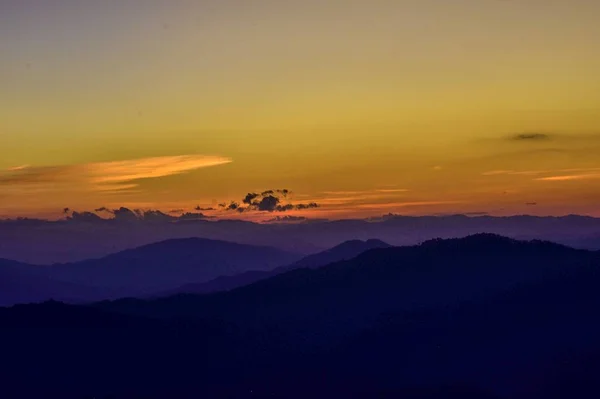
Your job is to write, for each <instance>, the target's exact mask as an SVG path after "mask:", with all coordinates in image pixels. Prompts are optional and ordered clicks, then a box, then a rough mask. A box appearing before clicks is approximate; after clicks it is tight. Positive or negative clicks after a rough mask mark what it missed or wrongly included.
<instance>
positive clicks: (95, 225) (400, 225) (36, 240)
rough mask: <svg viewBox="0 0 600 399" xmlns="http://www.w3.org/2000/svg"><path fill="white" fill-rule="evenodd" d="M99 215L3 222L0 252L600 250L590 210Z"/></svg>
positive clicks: (27, 258)
mask: <svg viewBox="0 0 600 399" xmlns="http://www.w3.org/2000/svg"><path fill="white" fill-rule="evenodd" d="M131 214H132V215H134V216H133V217H130V218H125V219H122V218H119V219H114V220H104V219H100V218H98V217H95V218H89V217H78V218H75V219H69V220H66V221H65V220H63V221H56V222H48V221H42V220H13V221H2V222H0V258H5V259H13V260H17V261H21V262H25V263H33V264H52V263H57V262H62V263H65V262H73V261H81V260H87V259H91V258H99V257H103V256H107V255H110V254H113V253H116V252H119V251H122V250H126V249H131V248H135V247H139V246H142V245H147V244H151V243H154V242H158V241H164V240H168V239H173V238H188V237H203V238H210V239H216V240H224V241H230V242H237V243H242V244H249V245H262V246H271V247H276V248H279V249H282V250H285V251H288V252H294V253H302V254H304V255H308V254H313V253H317V252H320V251H324V250H327V249H329V248H331V247H333V246H335V245H338V244H339V243H341V242H344V241H349V240H355V239H359V240H368V239H379V240H382V241H384V242H386V243H389V244H390V245H396V246H398V245H415V244H418V243H420V242H423V241H425V240H428V239H432V238H437V237H441V238H452V237H462V236H466V235H469V234H476V233H480V232H489V233H496V234H500V235H504V236H507V237H512V238H517V239H544V240H550V241H553V242H558V243H562V244H565V245H569V246H573V247H577V248H587V249H600V219H597V218H592V217H585V216H575V215H573V216H564V217H535V216H511V217H493V216H465V215H449V216H414V217H413V216H400V215H387V216H383V217H380V218H372V219H354V220H332V221H328V220H308V219H307V220H301V221H297V222H293V223H262V224H261V223H252V222H246V221H239V220H237V221H236V220H211V219H202V218H194V219H188V218H185V219H183V220H182V219H181V218H174V217H170V216H168V215H164V214H163V215H164V216H163V217H156V214H155V213H151V215H154V216H152V217H148V218H142V219H140V218H136V217H135V214H134V213H131Z"/></svg>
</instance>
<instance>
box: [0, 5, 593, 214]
mask: <svg viewBox="0 0 600 399" xmlns="http://www.w3.org/2000/svg"><path fill="white" fill-rule="evenodd" d="M599 19H600V1H593V0H569V1H566V0H452V1H448V0H302V1H300V0H254V1H250V0H187V1H186V0H148V1H138V0H103V1H86V0H0V216H2V217H15V216H38V217H42V216H43V217H49V218H57V217H61V216H62V213H63V208H66V207H68V208H70V209H75V210H80V211H83V210H94V209H98V208H101V207H107V208H109V209H112V208H118V207H121V206H125V207H129V208H132V209H133V208H143V209H150V208H151V209H160V210H162V211H163V212H169V211H171V210H181V211H186V212H187V211H190V212H191V211H193V209H194V207H196V206H199V207H200V208H215V210H209V211H204V212H205V213H207V214H210V215H213V216H216V217H223V218H226V217H227V218H229V217H236V218H249V219H253V220H261V218H264V219H267V218H273V217H274V216H275V214H278V215H280V216H282V215H305V216H310V217H327V218H347V217H367V216H375V215H382V214H386V213H390V212H392V213H401V214H446V213H468V214H479V213H484V212H485V213H490V214H493V215H511V214H524V213H527V214H534V215H563V214H570V213H578V214H588V215H595V216H600V73H599V72H598V71H600V40H599V38H600V23H598V21H599ZM270 189H273V190H274V189H288V190H291V194H289V195H288V196H286V197H285V198H283V197H282V198H281V203H282V204H286V203H293V204H295V205H297V204H309V203H313V202H314V203H317V204H318V205H319V207H318V208H309V209H297V208H294V209H291V210H287V211H286V212H261V211H260V210H257V209H252V210H248V211H247V212H236V211H228V210H226V209H224V208H220V207H219V206H218V204H220V203H226V204H229V203H230V201H237V202H239V203H243V202H242V200H243V199H244V197H245V196H246V194H247V193H252V192H257V193H260V192H263V191H265V190H270Z"/></svg>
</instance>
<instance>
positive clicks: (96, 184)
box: [0, 155, 232, 192]
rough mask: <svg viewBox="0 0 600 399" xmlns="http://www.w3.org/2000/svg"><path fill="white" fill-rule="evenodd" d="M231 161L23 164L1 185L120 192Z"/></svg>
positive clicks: (1, 178)
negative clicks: (153, 180)
mask: <svg viewBox="0 0 600 399" xmlns="http://www.w3.org/2000/svg"><path fill="white" fill-rule="evenodd" d="M229 162H232V161H231V159H229V158H225V157H221V156H206V155H180V156H163V157H151V158H140V159H131V160H124V161H113V162H95V163H87V164H78V165H58V166H39V167H32V166H21V167H17V168H11V169H10V170H8V171H7V172H6V173H2V174H0V186H3V187H4V188H9V189H10V188H12V189H13V190H20V191H26V192H29V191H31V190H35V191H44V190H45V191H56V190H67V191H86V192H118V191H123V190H131V189H135V188H136V187H138V184H137V183H136V181H138V180H141V179H154V178H160V177H166V176H172V175H178V174H182V173H186V172H190V171H193V170H197V169H200V168H206V167H210V166H216V165H222V164H226V163H229Z"/></svg>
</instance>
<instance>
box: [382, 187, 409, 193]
mask: <svg viewBox="0 0 600 399" xmlns="http://www.w3.org/2000/svg"><path fill="white" fill-rule="evenodd" d="M376 191H377V192H378V193H405V192H407V191H409V190H407V189H405V188H382V189H379V190H376Z"/></svg>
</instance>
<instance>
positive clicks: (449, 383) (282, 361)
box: [0, 235, 600, 399]
mask: <svg viewBox="0 0 600 399" xmlns="http://www.w3.org/2000/svg"><path fill="white" fill-rule="evenodd" d="M599 286H600V257H599V254H598V253H595V252H588V251H580V250H574V249H571V248H567V247H563V246H560V245H556V244H551V243H546V242H539V241H534V242H519V241H515V240H511V239H505V238H503V237H498V236H494V235H476V236H472V237H466V238H464V239H456V240H432V241H428V242H425V243H424V244H422V245H420V246H416V247H405V248H383V249H373V250H369V251H367V252H365V253H363V254H361V255H359V256H358V257H356V258H353V259H350V260H347V261H343V262H338V263H334V264H331V265H328V266H327V267H322V268H317V269H298V270H293V271H290V272H287V273H283V274H281V275H278V276H275V277H273V278H270V279H267V280H263V281H260V282H257V283H255V284H252V285H249V286H246V287H242V288H239V289H235V290H232V291H229V292H224V293H218V294H213V295H177V296H173V297H170V298H163V299H159V300H152V301H141V300H120V301H115V302H103V303H99V304H97V305H95V306H94V309H90V314H92V315H96V314H98V313H96V312H98V311H100V313H99V314H98V316H92V317H91V318H92V319H95V318H98V319H99V320H102V319H103V318H105V317H107V316H106V315H107V314H109V315H114V318H115V320H121V319H120V318H124V319H123V320H127V321H126V322H125V323H128V324H127V326H126V327H115V328H112V329H102V328H93V327H90V328H75V327H69V328H60V326H61V324H63V323H62V322H61V323H56V322H55V320H72V319H73V318H74V317H75V318H76V319H82V320H86V316H85V312H84V315H80V314H79V313H78V312H80V311H82V310H83V309H85V308H81V307H77V308H76V310H73V308H71V307H66V308H62V307H60V308H56V307H53V308H52V309H53V310H52V311H47V310H46V308H44V307H43V306H32V307H27V311H25V310H19V308H14V309H13V312H16V316H15V314H14V313H13V314H12V316H10V318H5V319H4V320H5V321H4V323H2V322H1V319H2V318H3V317H6V316H5V313H3V312H0V325H2V326H4V328H2V329H0V334H2V335H3V336H2V337H1V338H2V339H0V346H1V347H0V350H2V353H3V362H0V368H2V369H0V372H2V374H1V375H3V376H5V377H6V380H7V383H6V384H4V385H2V386H0V394H1V393H3V392H9V393H10V392H11V391H10V390H11V389H21V390H25V389H26V390H27V392H28V393H31V392H33V393H36V392H39V393H42V392H46V395H48V392H50V393H53V394H54V393H60V394H62V395H61V397H68V396H69V395H71V397H78V396H79V397H81V396H83V395H84V394H85V395H87V396H93V395H96V396H102V395H104V396H107V395H108V394H114V397H128V396H129V397H131V396H147V397H152V395H154V396H155V397H156V396H159V397H160V396H169V397H190V398H191V397H199V396H202V397H247V396H251V395H250V392H252V395H256V396H258V397H265V396H266V397H268V396H275V397H402V398H492V397H497V398H507V399H508V398H511V399H515V398H519V399H521V398H522V399H525V398H527V399H534V398H539V399H542V398H548V397H578V398H580V397H586V396H582V395H583V392H582V390H581V388H579V387H578V386H577V384H576V383H574V381H576V378H575V377H577V376H581V377H582V383H583V384H584V386H585V387H587V388H589V392H592V394H594V393H598V392H599V391H598V389H597V388H598V384H595V385H594V383H595V377H594V376H597V375H598V373H599V372H600V367H598V364H600V362H598V361H596V360H594V359H600V356H598V354H600V321H599V319H598V317H596V313H597V309H598V307H599V306H600V290H598V287H599ZM44 306H48V305H47V304H46V305H44ZM52 306H54V305H52ZM20 309H25V308H20ZM56 312H58V313H59V315H57V314H56ZM72 312H76V313H77V315H76V316H73V313H72ZM60 313H63V314H64V315H66V316H60ZM44 314H51V315H52V316H51V317H45V316H44ZM119 314H120V316H119ZM19 315H23V317H20V316H19ZM108 317H109V320H108V321H106V322H105V323H106V324H107V325H113V324H112V323H115V322H113V321H111V320H112V317H113V316H108ZM23 318H25V319H28V320H30V322H32V321H31V319H32V318H33V319H34V320H37V321H36V322H35V323H34V324H33V325H35V327H36V329H22V328H21V329H15V328H9V327H10V326H11V323H14V320H17V321H19V320H23ZM7 320H8V321H7ZM11 320H12V321H11ZM102 323H104V322H102ZM118 323H121V321H118ZM118 323H116V324H118ZM148 323H150V324H151V325H149V324H148ZM154 323H156V324H154ZM84 324H87V325H93V322H92V321H86V322H85V323H84ZM64 325H68V321H65V322H64ZM16 326H20V325H19V324H16ZM44 326H45V327H49V328H45V329H44V328H43V327H44ZM136 326H139V328H137V327H136ZM159 326H160V327H159ZM108 330H110V331H108ZM107 331H108V332H107ZM90 342H93V344H92V345H90ZM57 358H60V359H61V362H60V364H58V363H51V360H49V359H57ZM23 359H27V360H23ZM33 359H35V360H36V361H35V362H34V361H32V360H33ZM115 359H118V361H116V360H115ZM64 376H68V378H66V377H64ZM19 381H20V382H21V383H20V382H19ZM32 381H36V382H38V383H37V384H32V383H31V382H32ZM39 381H43V382H44V383H43V384H40V383H39ZM25 382H27V384H25ZM36 389H37V391H36ZM487 392H489V393H491V394H492V395H493V396H490V395H489V394H487ZM557 392H560V395H559V396H556V395H557V394H556V393H557ZM66 394H69V395H66ZM573 394H574V395H573ZM553 395H554V396H553ZM7 396H8V397H10V395H7ZM588 396H589V395H588Z"/></svg>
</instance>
